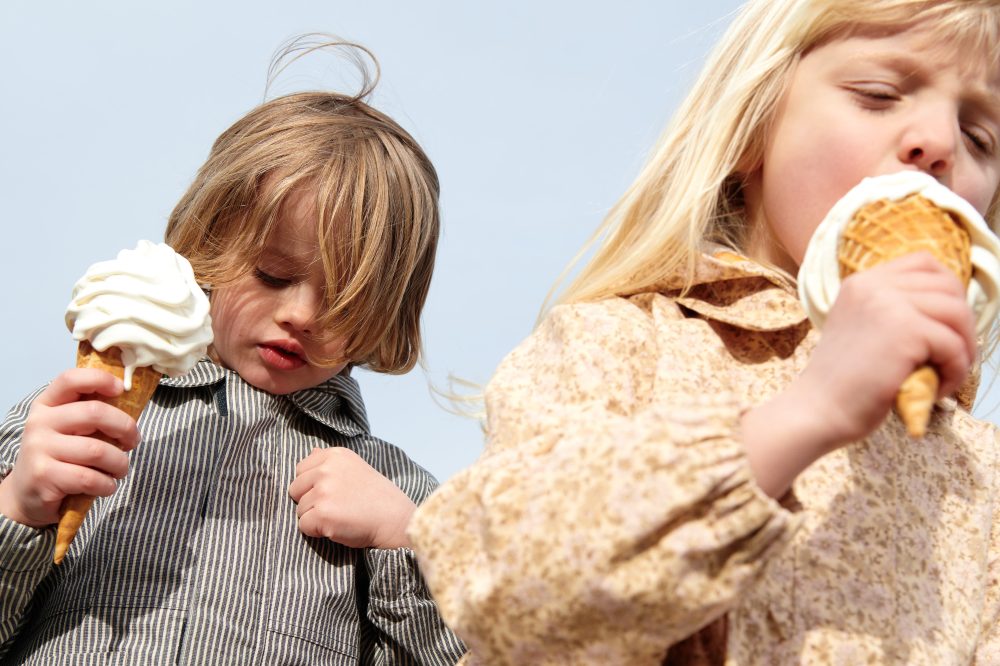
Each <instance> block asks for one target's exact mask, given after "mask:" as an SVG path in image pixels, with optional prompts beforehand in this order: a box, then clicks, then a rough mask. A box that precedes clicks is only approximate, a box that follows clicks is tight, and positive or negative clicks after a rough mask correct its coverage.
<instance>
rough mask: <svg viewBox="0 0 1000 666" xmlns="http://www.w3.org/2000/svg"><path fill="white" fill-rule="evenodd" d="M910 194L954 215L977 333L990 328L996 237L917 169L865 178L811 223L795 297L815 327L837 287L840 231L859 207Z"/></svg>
mask: <svg viewBox="0 0 1000 666" xmlns="http://www.w3.org/2000/svg"><path fill="white" fill-rule="evenodd" d="M911 194H919V195H921V196H924V197H926V198H927V199H930V200H931V201H932V202H934V203H935V204H937V206H938V207H940V208H942V209H944V210H947V211H949V212H951V213H953V214H955V216H956V217H957V218H958V220H959V221H960V222H961V223H962V225H963V226H964V228H965V229H966V231H968V232H969V239H970V241H971V250H972V253H971V259H972V279H971V280H969V286H968V291H967V298H968V302H969V305H970V306H971V307H972V310H973V312H974V313H975V316H976V332H977V333H978V334H979V335H983V334H985V333H986V331H987V330H989V328H990V325H991V324H992V323H993V320H994V318H995V317H996V315H997V311H998V308H1000V240H998V239H997V237H996V236H995V235H994V234H993V232H991V231H990V229H989V227H988V226H987V225H986V222H985V220H983V217H982V215H980V214H979V211H977V210H976V209H975V208H974V207H973V206H972V204H970V203H969V202H968V201H966V200H965V199H963V198H962V197H960V196H958V195H957V194H955V193H954V192H952V191H951V190H949V189H948V188H947V187H945V186H944V185H942V184H941V183H939V182H938V181H937V180H935V179H934V178H933V177H932V176H930V175H928V174H926V173H923V172H922V171H902V172H900V173H894V174H889V175H887V176H877V177H874V178H865V179H864V180H862V181H861V182H860V183H859V184H858V185H856V186H855V187H854V188H852V189H851V190H850V191H849V192H848V193H847V194H845V195H844V196H843V197H842V198H841V199H840V201H838V202H837V203H836V204H834V206H833V208H831V209H830V212H829V213H827V215H826V217H825V218H824V219H823V221H822V222H821V223H820V225H819V226H818V227H816V231H815V232H813V235H812V239H810V241H809V246H808V247H807V248H806V254H805V257H804V258H803V259H802V265H801V266H800V267H799V278H798V283H799V300H801V301H802V306H803V307H804V308H805V310H806V313H807V314H808V315H809V320H810V321H811V322H812V323H813V326H815V327H816V328H821V327H822V326H823V323H824V322H825V321H826V315H827V313H829V311H830V308H831V307H833V303H834V301H836V300H837V294H838V293H839V291H840V265H839V263H838V260H837V248H838V245H839V243H840V234H841V231H842V230H843V229H844V227H845V226H847V224H848V223H849V222H850V221H851V220H852V219H853V218H854V215H855V213H856V212H857V211H858V210H859V209H860V208H862V207H864V206H866V205H868V204H870V203H873V202H875V201H878V200H880V199H888V200H892V201H895V200H899V199H903V198H905V197H907V196H909V195H911Z"/></svg>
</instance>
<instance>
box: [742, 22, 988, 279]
mask: <svg viewBox="0 0 1000 666" xmlns="http://www.w3.org/2000/svg"><path fill="white" fill-rule="evenodd" d="M960 56H964V60H965V61H966V62H968V61H969V60H970V59H972V60H974V59H976V54H974V53H965V52H962V45H954V44H952V45H947V44H941V43H940V41H938V42H937V43H935V40H934V39H933V38H932V36H931V35H930V33H928V32H926V31H923V30H920V29H919V28H915V29H911V30H907V31H904V32H900V33H896V34H893V35H890V36H883V37H866V36H855V37H849V38H845V39H840V40H835V41H832V42H829V43H827V44H825V45H823V46H820V47H817V48H815V49H813V50H812V51H810V52H809V53H807V54H806V55H805V56H804V57H803V58H802V59H801V61H800V62H799V64H798V66H797V68H796V69H795V70H794V72H793V75H792V79H791V81H790V85H789V87H788V89H787V92H786V94H785V97H784V98H783V99H782V101H781V103H780V105H779V107H778V110H777V114H776V117H775V122H774V124H773V125H772V126H771V129H770V133H769V136H768V140H767V144H766V147H765V151H764V158H763V163H762V165H761V167H760V169H759V170H758V171H756V172H755V173H753V174H751V176H750V179H749V182H748V184H747V188H746V201H747V206H748V212H749V215H750V222H751V223H752V224H753V225H754V226H753V228H754V229H755V230H757V231H758V232H759V235H758V237H757V238H756V239H754V240H753V241H752V242H751V247H750V248H749V249H748V253H749V254H750V255H751V256H752V257H754V258H756V259H758V260H763V261H767V262H770V263H772V264H775V265H777V266H779V267H781V268H784V269H785V270H787V271H789V272H790V273H792V274H794V273H795V272H796V271H797V270H798V265H799V263H800V262H801V261H802V257H803V255H804V254H805V250H806V245H807V244H808V242H809V238H810V237H811V236H812V233H813V231H814V230H815V229H816V226H817V225H818V224H819V223H820V221H821V220H822V219H823V217H824V216H825V215H826V213H827V211H828V210H829V209H830V208H831V207H832V206H833V204H834V203H835V202H836V201H837V200H838V199H839V198H840V197H841V196H843V194H845V193H846V192H847V190H849V189H850V188H851V187H853V186H854V185H856V184H857V183H858V182H860V181H861V179H862V178H863V177H866V176H878V175H883V174H887V173H894V172H897V171H902V170H904V169H914V170H921V171H926V172H927V173H929V174H930V175H932V176H934V177H935V178H937V179H938V180H939V181H940V182H941V183H943V184H944V185H946V186H948V187H950V188H951V189H952V190H954V191H955V192H956V193H958V194H959V195H961V196H962V197H964V198H965V199H967V200H968V201H969V202H970V203H971V204H972V205H973V206H975V207H976V208H977V209H978V210H979V211H980V212H981V213H985V212H986V209H987V208H988V207H989V205H990V202H991V201H992V198H993V194H994V192H995V191H996V189H997V185H998V182H1000V97H998V92H997V91H998V89H1000V86H998V78H997V72H995V71H992V69H991V68H989V67H987V66H985V65H978V64H974V65H972V66H969V65H966V64H965V63H963V62H962V60H963V59H962V58H961V57H960Z"/></svg>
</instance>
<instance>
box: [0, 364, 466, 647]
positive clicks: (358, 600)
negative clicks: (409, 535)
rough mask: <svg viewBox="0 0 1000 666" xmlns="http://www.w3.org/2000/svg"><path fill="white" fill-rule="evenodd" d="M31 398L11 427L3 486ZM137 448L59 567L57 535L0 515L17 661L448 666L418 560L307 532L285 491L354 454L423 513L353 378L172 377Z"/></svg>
mask: <svg viewBox="0 0 1000 666" xmlns="http://www.w3.org/2000/svg"><path fill="white" fill-rule="evenodd" d="M35 396H37V393H35V394H34V395H33V396H30V397H29V398H27V399H26V400H24V401H22V402H21V403H20V404H19V405H17V406H16V407H15V408H14V409H13V410H11V412H10V414H9V415H8V417H7V419H6V420H5V421H4V422H3V424H2V425H0V465H2V468H0V474H4V475H5V474H6V473H7V472H9V470H10V468H11V466H12V464H13V461H14V459H15V457H16V455H17V451H18V447H19V445H20V438H21V432H22V430H23V427H24V422H25V419H26V417H27V412H28V408H29V406H30V404H31V401H32V400H33V399H34V397H35ZM139 431H140V432H141V433H142V444H141V445H140V446H139V447H138V448H137V449H135V450H134V451H133V452H132V453H131V454H130V456H131V461H130V467H129V473H128V475H127V476H126V477H125V479H124V480H122V481H121V482H120V484H119V487H118V490H117V491H116V492H115V494H114V495H113V496H111V497H108V498H98V499H97V501H96V502H95V503H94V505H93V507H92V508H91V510H90V513H89V514H88V515H87V518H86V520H85V521H84V523H83V526H82V527H81V529H80V532H79V533H78V534H77V536H76V538H75V539H74V541H73V544H72V546H71V547H70V550H69V553H68V554H67V556H66V559H65V560H64V561H63V563H62V564H61V565H59V566H54V565H53V564H52V551H53V547H54V543H55V530H54V528H51V527H50V528H46V529H42V530H38V529H33V528H29V527H26V526H24V525H21V524H19V523H15V522H13V521H10V520H7V519H5V518H3V517H2V516H0V569H2V571H3V574H2V584H0V606H2V607H0V660H2V662H3V663H5V664H7V663H10V664H46V665H52V664H69V663H72V664H102V665H103V664H268V665H270V664H289V665H292V664H313V665H316V664H357V663H365V664H369V663H370V664H454V663H455V662H456V661H458V659H459V657H460V656H461V655H462V653H463V651H464V647H463V646H462V644H461V642H460V641H459V640H458V639H457V638H456V637H455V636H454V634H452V633H451V631H450V630H448V628H447V627H446V626H445V625H444V623H443V622H442V620H441V618H440V616H439V615H438V611H437V607H436V606H435V604H434V602H433V600H432V599H431V596H430V593H429V592H428V591H427V588H426V586H425V584H424V581H423V579H422V577H421V575H420V573H419V571H418V569H417V564H416V560H415V559H414V556H413V553H412V552H411V551H410V550H408V549H396V550H384V549H376V548H369V549H352V548H347V547H345V546H342V545H340V544H338V543H334V542H333V541H330V540H328V539H320V538H313V537H307V536H304V535H303V534H302V533H301V532H299V530H298V526H297V519H296V513H295V504H294V503H293V502H292V500H291V498H290V497H289V495H288V485H289V484H290V483H291V482H292V480H293V478H294V476H295V466H296V464H297V463H298V462H299V461H300V460H301V459H302V458H304V457H306V456H307V455H308V454H309V453H310V451H311V450H312V449H313V448H316V447H330V446H344V447H348V448H350V449H352V450H353V451H355V452H357V453H358V454H359V455H360V456H361V457H362V458H364V459H365V460H366V461H367V462H368V463H369V464H370V465H371V466H372V467H374V468H375V469H376V470H378V471H379V472H380V473H381V474H383V475H385V476H386V477H388V478H389V479H390V480H392V481H393V482H394V483H395V484H396V485H398V486H399V487H400V488H401V489H402V490H403V492H405V493H406V494H407V495H408V496H409V497H410V498H411V499H413V500H414V501H415V502H418V503H419V502H420V501H421V500H423V499H424V498H425V497H426V496H427V495H428V494H430V492H431V491H432V490H433V489H434V487H435V486H436V482H435V481H434V479H433V477H432V476H431V475H430V474H429V473H428V472H427V471H426V470H424V469H422V468H421V467H419V466H418V465H416V464H415V463H414V462H413V461H411V460H410V459H409V458H408V457H407V456H406V455H405V454H404V453H403V452H402V451H401V450H400V449H398V448H396V447H394V446H392V445H391V444H388V443H386V442H384V441H382V440H379V439H377V438H375V437H373V436H372V435H371V434H370V431H369V427H368V420H367V416H366V414H365V409H364V404H363V403H362V400H361V395H360V392H359V388H358V385H357V383H356V382H355V381H354V380H353V379H351V378H350V377H348V376H346V375H345V376H337V377H334V378H333V379H331V380H330V381H328V382H326V383H324V384H322V385H320V386H318V387H315V388H312V389H307V390H303V391H299V392H296V393H292V394H290V395H287V396H278V395H272V394H270V393H267V392H264V391H260V390H258V389H256V388H254V387H252V386H250V385H249V384H247V383H246V382H244V381H243V380H242V379H241V378H240V377H239V375H237V374H236V373H234V372H231V371H229V370H225V369H223V368H221V367H219V366H217V365H215V364H213V363H211V362H210V361H208V360H205V361H202V362H201V363H199V364H198V365H197V366H196V367H195V368H194V369H193V370H192V371H191V372H190V373H188V374H187V375H184V376H182V377H178V378H174V379H164V380H163V381H162V383H161V385H160V387H159V388H158V389H157V391H156V394H155V395H154V397H153V399H152V401H151V402H150V404H149V405H148V406H147V408H146V410H145V411H144V412H143V414H142V416H141V417H140V419H139Z"/></svg>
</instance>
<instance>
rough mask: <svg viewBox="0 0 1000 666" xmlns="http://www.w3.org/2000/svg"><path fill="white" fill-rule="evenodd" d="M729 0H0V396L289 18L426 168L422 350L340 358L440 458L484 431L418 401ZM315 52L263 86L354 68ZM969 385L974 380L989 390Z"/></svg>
mask: <svg viewBox="0 0 1000 666" xmlns="http://www.w3.org/2000/svg"><path fill="white" fill-rule="evenodd" d="M737 5H738V2H736V0H707V1H706V2H698V3H689V2H676V1H674V0H667V1H665V2H664V1H660V2H628V1H625V2H616V3H610V2H583V3H580V2H537V1H526V0H513V1H508V2H503V3H500V2H494V3H478V2H461V1H459V0H453V1H451V2H435V1H429V2H427V1H425V2H419V3H412V2H402V1H400V2H378V1H373V2H357V1H356V0H352V1H351V2H346V1H343V0H324V1H322V2H320V1H315V2H314V1H305V0H287V1H285V2H281V3H278V2H267V3H264V2H258V1H255V0H251V1H248V2H239V3H237V2H233V1H231V0H226V1H220V2H194V1H193V0H186V1H179V2H170V3H155V4H153V3H126V2H124V1H117V2H100V1H95V2H88V3H77V2H69V1H66V0H63V1H56V2H45V3H35V2H28V1H27V0H7V1H6V2H3V3H0V61H2V62H4V63H5V67H4V74H5V75H4V84H3V87H4V90H3V97H4V104H2V105H0V126H2V127H3V128H4V132H3V134H2V139H0V141H2V143H0V193H2V201H3V205H4V213H3V219H4V223H3V228H4V232H5V233H4V236H5V249H6V251H5V252H4V255H5V261H4V262H3V263H2V264H0V275H2V277H3V278H4V281H5V283H6V284H7V285H8V289H7V292H8V298H9V299H10V300H9V301H8V305H7V307H6V309H5V314H4V316H3V322H4V326H2V327H0V331H2V332H0V336H2V342H3V346H4V348H6V349H7V350H8V361H7V370H6V373H5V374H6V381H4V382H3V383H2V385H0V404H2V405H3V407H4V408H6V407H7V406H9V405H12V404H13V403H14V402H16V401H17V400H19V399H20V398H21V397H22V396H23V395H24V394H26V393H27V392H29V391H30V390H32V389H34V388H35V387H37V386H40V385H41V384H43V383H44V382H46V381H48V380H49V379H51V378H52V377H54V376H55V375H56V374H58V372H60V371H61V370H62V369H64V368H66V367H68V366H69V365H71V364H72V363H73V354H74V351H75V344H74V343H73V341H72V340H71V339H70V337H69V333H68V332H67V331H66V329H65V327H64V324H63V311H64V308H65V305H66V302H67V301H68V299H69V293H70V289H71V287H72V285H73V283H74V281H75V280H76V278H77V277H78V276H79V275H80V274H82V273H83V271H84V270H85V269H86V267H87V266H88V265H89V264H91V263H93V262H94V261H99V260H102V259H106V258H109V257H111V256H114V255H115V254H116V253H117V251H118V250H119V249H121V248H123V247H132V246H134V244H135V242H136V241H137V240H138V239H140V238H150V239H154V240H159V239H160V238H161V237H162V232H163V227H164V224H165V220H166V218H167V215H168V214H169V212H170V210H171V208H172V207H173V205H174V203H175V202H176V200H177V198H178V197H179V196H180V195H181V193H182V192H183V191H184V189H185V188H186V186H187V185H188V183H189V182H190V180H191V178H192V177H193V175H194V173H195V170H196V169H197V168H198V166H199V165H200V164H201V162H202V161H203V160H204V158H205V156H206V155H207V152H208V148H209V146H210V144H211V142H212V141H213V139H214V138H215V137H216V136H217V135H218V134H219V133H220V132H221V131H222V130H224V129H225V128H226V127H227V126H228V125H229V124H231V123H232V122H233V121H234V120H235V119H237V118H238V117H239V116H241V115H243V114H244V113H245V112H246V111H247V110H249V109H250V108H251V107H252V106H254V105H255V104H257V103H258V102H260V101H261V99H262V97H263V95H264V83H265V75H266V72H267V67H268V62H269V60H270V57H271V55H272V53H273V52H274V51H275V49H276V48H277V47H278V46H279V45H280V44H281V43H282V42H284V41H285V40H287V39H288V38H290V37H292V36H294V35H296V34H301V33H306V32H317V31H318V32H330V33H335V34H338V35H340V36H342V37H344V38H347V39H351V40H354V41H358V42H361V43H363V44H365V45H366V46H368V47H369V48H371V49H372V50H373V51H374V52H375V54H376V55H377V56H378V58H379V60H380V62H381V65H382V73H383V75H382V83H381V85H380V86H379V88H378V90H377V91H376V94H375V96H374V98H373V102H374V104H375V106H377V107H379V108H380V109H382V110H383V111H385V112H387V113H389V114H390V115H392V116H393V117H395V118H396V119H397V120H398V121H399V122H400V123H401V124H402V125H403V126H405V127H406V128H407V129H408V130H410V131H411V132H412V133H413V135H414V136H415V137H416V138H417V140H418V141H419V142H420V143H421V144H422V145H423V147H424V148H425V150H426V151H427V152H428V153H429V155H430V157H431V159H432V160H433V161H434V163H435V165H436V166H437V169H438V172H439V175H440V177H441V181H442V198H441V206H442V213H443V225H444V226H443V237H442V242H441V245H440V250H439V254H438V265H437V271H436V274H435V278H434V283H433V285H432V289H431V293H430V297H429V301H428V304H427V308H426V310H425V331H426V351H427V354H426V370H424V371H421V370H419V369H418V370H416V371H414V372H412V373H410V374H409V375H407V376H403V377H381V376H375V375H372V374H370V373H359V375H358V376H359V379H360V380H361V382H362V385H363V388H364V390H365V395H366V399H367V401H368V405H369V411H370V416H371V420H372V424H373V429H374V430H375V432H376V434H379V435H381V436H382V437H384V438H386V439H388V440H390V441H393V442H395V443H397V444H398V445H400V446H402V447H403V448H404V449H406V450H407V451H408V452H409V453H410V455H411V456H412V457H413V458H415V459H416V460H417V461H418V462H420V463H421V464H423V465H424V466H425V467H427V468H428V469H430V470H431V471H432V472H433V473H434V474H435V475H436V476H438V477H439V478H441V479H444V478H447V477H448V476H450V475H452V474H454V473H455V472H456V471H458V470H459V469H460V468H462V467H464V466H465V465H467V464H469V463H471V462H472V461H473V460H475V458H476V456H477V455H478V453H479V451H480V450H481V448H482V433H481V431H480V428H479V425H478V424H477V423H476V422H475V421H472V420H469V419H464V418H461V417H458V416H454V415H452V414H450V413H448V412H447V411H445V410H444V409H442V408H441V407H440V406H438V404H436V403H435V401H434V399H433V397H432V395H431V390H430V387H431V386H435V387H437V388H439V389H442V390H447V389H448V378H449V376H450V375H455V376H458V377H460V378H463V379H465V380H469V381H472V382H485V381H486V380H487V379H488V378H489V377H490V375H491V374H492V372H493V369H494V368H495V367H496V364H497V363H498V362H499V361H500V359H501V358H502V357H503V356H504V355H505V354H506V353H507V352H509V351H510V350H511V349H512V348H513V347H514V346H515V345H516V344H517V343H518V342H519V341H520V340H521V339H522V338H524V337H525V336H526V335H527V334H528V333H529V332H530V331H531V328H532V326H533V324H534V321H535V317H536V315H537V313H538V308H539V306H540V305H541V303H542V301H543V299H544V298H545V295H546V293H547V291H548V289H549V287H550V286H551V284H552V283H553V281H554V280H555V279H556V277H557V276H558V274H559V273H560V271H561V270H562V269H563V267H564V266H565V265H566V264H567V262H568V261H569V260H570V259H571V258H572V256H573V255H574V254H575V252H576V251H577V250H578V249H579V247H580V246H581V245H582V244H583V242H584V241H585V240H586V238H587V237H588V236H589V235H590V233H591V232H592V231H593V229H594V228H595V227H596V226H597V225H598V223H599V222H600V220H601V218H602V217H603V214H604V212H605V211H606V210H607V209H608V207H610V206H611V205H612V204H613V203H614V202H615V200H616V199H617V197H618V196H619V195H620V194H621V193H622V192H623V191H624V190H625V188H626V187H627V185H628V184H629V183H630V181H631V180H632V178H633V177H634V175H635V173H636V172H637V170H638V168H639V166H640V165H641V163H642V161H643V158H644V156H645V154H646V153H647V151H648V150H649V149H650V148H651V147H652V145H653V143H654V141H655V139H656V137H657V135H658V134H659V132H660V130H661V129H662V127H663V126H664V124H665V123H666V121H667V119H668V117H669V115H670V113H671V112H672V110H673V108H674V106H675V105H676V104H677V102H678V101H679V99H680V97H681V96H682V94H683V93H684V91H686V89H687V87H688V85H689V84H690V83H691V81H692V79H693V77H694V76H695V74H696V73H697V70H698V67H699V65H700V63H701V59H702V57H703V55H704V53H705V52H706V51H707V49H708V48H709V47H710V46H711V44H713V43H714V41H715V40H716V38H717V37H718V35H719V34H720V32H721V30H722V29H723V28H724V26H725V25H726V23H727V22H728V15H729V13H730V12H731V11H732V10H733V9H734V8H735V7H736V6H737ZM345 70H346V68H345V67H343V66H342V65H340V64H339V63H338V62H336V61H334V60H332V59H330V58H324V57H321V56H318V57H315V58H310V59H307V60H306V62H305V63H304V64H303V66H301V67H295V68H293V69H292V70H291V71H290V72H289V73H288V74H287V75H285V76H284V77H282V78H281V79H280V80H279V85H278V86H277V87H276V88H275V89H274V90H273V91H272V92H274V93H284V92H291V91H294V90H299V89H306V88H317V87H323V88H330V87H335V88H343V87H345V86H347V87H349V86H351V85H352V83H353V82H352V81H351V80H350V79H348V80H346V81H345V80H344V79H343V78H342V77H341V76H340V74H341V73H342V72H343V71H345ZM985 402H986V403H987V404H996V403H997V402H998V400H997V399H996V398H992V397H987V399H986V401H985Z"/></svg>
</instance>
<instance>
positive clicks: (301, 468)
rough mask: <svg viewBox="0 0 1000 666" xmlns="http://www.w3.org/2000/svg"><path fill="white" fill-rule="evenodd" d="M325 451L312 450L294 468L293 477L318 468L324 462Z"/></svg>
mask: <svg viewBox="0 0 1000 666" xmlns="http://www.w3.org/2000/svg"><path fill="white" fill-rule="evenodd" d="M326 453H327V449H319V448H316V449H313V450H312V451H311V452H310V453H309V455H307V456H306V457H305V458H303V459H302V460H300V461H299V464H298V465H296V466H295V475H296V476H299V475H302V474H304V473H306V472H308V471H309V470H311V469H314V468H316V467H319V466H320V465H322V464H323V462H324V461H325V460H326V457H327V456H326Z"/></svg>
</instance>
